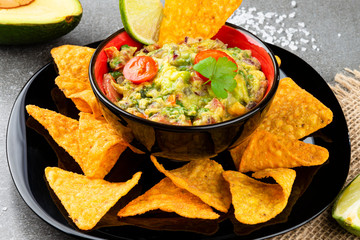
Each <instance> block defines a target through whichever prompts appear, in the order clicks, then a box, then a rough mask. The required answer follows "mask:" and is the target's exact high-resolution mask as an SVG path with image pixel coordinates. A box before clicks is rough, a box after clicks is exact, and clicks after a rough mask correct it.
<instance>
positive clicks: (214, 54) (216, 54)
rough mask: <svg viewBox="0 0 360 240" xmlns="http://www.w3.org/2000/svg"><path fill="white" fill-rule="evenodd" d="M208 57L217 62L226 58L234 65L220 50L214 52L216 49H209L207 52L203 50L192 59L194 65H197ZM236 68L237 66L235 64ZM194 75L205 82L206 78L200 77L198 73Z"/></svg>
mask: <svg viewBox="0 0 360 240" xmlns="http://www.w3.org/2000/svg"><path fill="white" fill-rule="evenodd" d="M208 57H213V58H215V60H218V59H219V58H221V57H226V58H227V59H229V60H230V61H232V62H233V63H235V64H236V62H235V60H234V59H233V58H232V57H231V56H230V55H229V54H227V53H225V52H223V51H221V50H216V49H209V50H204V51H201V52H199V53H198V54H196V56H195V59H194V64H197V63H198V62H200V61H201V60H204V59H205V58H208ZM236 66H237V64H236ZM196 74H197V75H198V76H199V77H200V78H201V79H202V80H204V81H207V80H208V78H207V77H204V76H203V75H201V74H200V73H198V72H196Z"/></svg>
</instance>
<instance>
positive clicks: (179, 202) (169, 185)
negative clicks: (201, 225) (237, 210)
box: [118, 177, 219, 219]
mask: <svg viewBox="0 0 360 240" xmlns="http://www.w3.org/2000/svg"><path fill="white" fill-rule="evenodd" d="M156 209H160V210H162V211H165V212H175V213H177V214H178V215H180V216H183V217H187V218H200V219H217V218H218V217H219V215H218V214H216V213H215V212H213V210H212V209H211V207H210V206H208V205H207V204H205V203H204V202H203V201H201V200H200V198H198V197H197V196H195V195H193V194H192V193H190V192H188V191H187V190H185V189H182V188H179V187H177V186H176V185H175V184H174V183H173V182H172V181H171V180H170V178H168V177H166V178H164V179H163V180H161V181H160V182H159V183H158V184H156V185H155V186H154V187H152V188H151V189H150V190H148V191H147V192H146V193H145V194H143V195H141V196H139V197H138V198H136V199H134V200H133V201H131V202H130V203H129V204H128V205H126V206H125V207H124V208H123V209H121V210H120V211H119V213H118V216H119V217H128V216H135V215H138V214H143V213H145V212H148V211H151V210H156Z"/></svg>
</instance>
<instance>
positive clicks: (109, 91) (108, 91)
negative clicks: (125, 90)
mask: <svg viewBox="0 0 360 240" xmlns="http://www.w3.org/2000/svg"><path fill="white" fill-rule="evenodd" d="M111 82H115V79H114V78H113V77H112V76H111V75H110V74H109V73H107V74H105V75H104V82H103V87H104V92H105V95H106V96H107V97H108V99H109V100H110V101H112V102H116V101H118V100H119V99H120V94H119V93H118V92H117V91H116V90H115V89H114V87H113V86H112V85H111Z"/></svg>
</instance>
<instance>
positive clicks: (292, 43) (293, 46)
mask: <svg viewBox="0 0 360 240" xmlns="http://www.w3.org/2000/svg"><path fill="white" fill-rule="evenodd" d="M289 48H290V49H291V50H297V49H298V47H297V46H296V45H295V43H294V42H293V41H291V42H290V44H289Z"/></svg>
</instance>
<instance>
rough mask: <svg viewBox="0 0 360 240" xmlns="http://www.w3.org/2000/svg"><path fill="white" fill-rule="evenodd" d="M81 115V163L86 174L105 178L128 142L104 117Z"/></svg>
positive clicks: (88, 114)
mask: <svg viewBox="0 0 360 240" xmlns="http://www.w3.org/2000/svg"><path fill="white" fill-rule="evenodd" d="M79 115H80V119H79V149H80V154H81V163H80V164H79V165H80V167H81V168H82V170H83V172H84V174H85V175H86V176H88V177H92V178H104V177H105V176H106V174H108V173H109V172H110V170H111V169H112V167H113V166H114V165H115V163H116V162H117V160H118V159H119V156H120V155H121V153H122V152H123V151H124V150H125V149H126V148H127V143H126V142H124V140H123V139H122V138H121V137H120V136H119V135H118V134H117V132H116V131H114V130H113V129H112V128H111V127H110V126H109V124H108V123H107V122H106V120H105V119H104V118H101V119H96V118H95V116H94V115H93V114H90V113H80V114H79Z"/></svg>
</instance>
